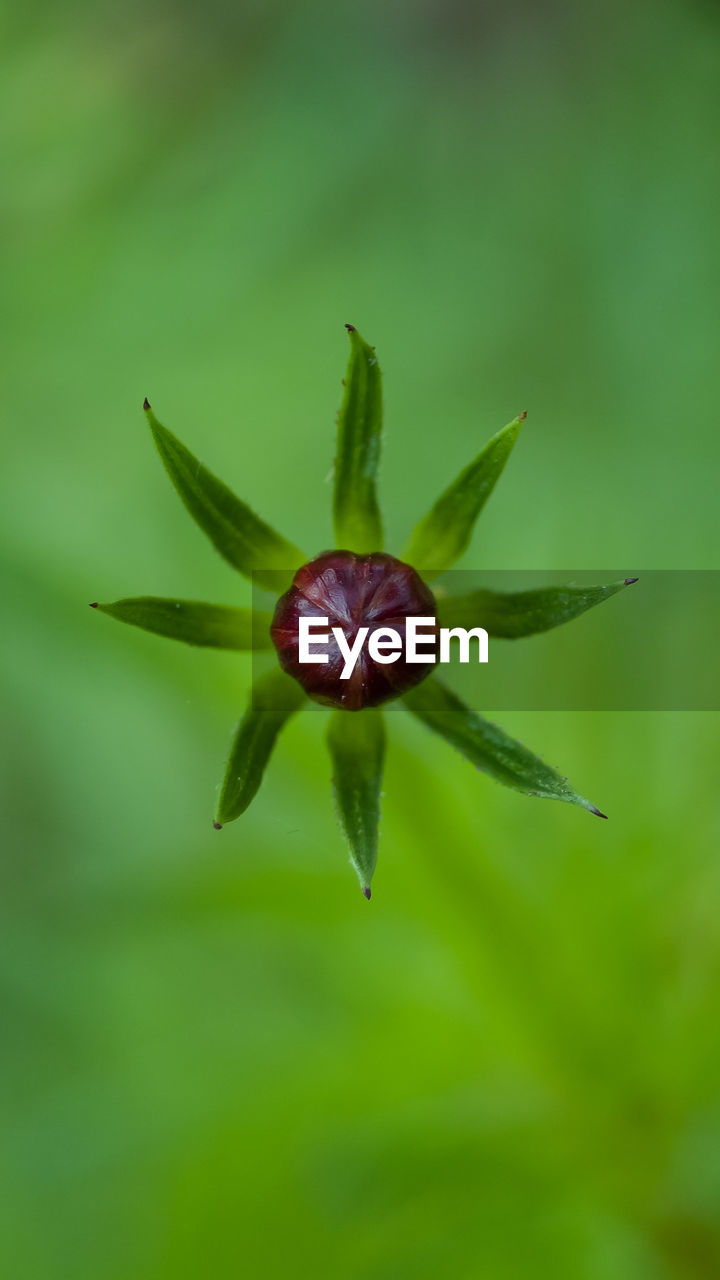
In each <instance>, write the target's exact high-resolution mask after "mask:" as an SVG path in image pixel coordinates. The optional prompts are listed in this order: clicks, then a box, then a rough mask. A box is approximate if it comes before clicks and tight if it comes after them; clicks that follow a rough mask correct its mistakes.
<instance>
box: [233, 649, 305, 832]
mask: <svg viewBox="0 0 720 1280" xmlns="http://www.w3.org/2000/svg"><path fill="white" fill-rule="evenodd" d="M304 701H305V694H304V692H303V690H302V689H301V687H300V685H299V684H298V683H297V681H295V680H293V679H292V678H291V677H290V676H288V675H286V674H285V672H284V671H280V670H274V671H270V672H269V673H268V674H267V675H265V676H262V677H261V678H260V679H259V680H257V681H256V683H255V684H254V685H253V687H252V690H251V692H250V702H249V705H248V708H247V711H246V712H245V715H244V716H243V718H242V720H241V721H240V724H239V725H238V728H237V731H236V733H235V737H234V739H233V744H232V747H231V750H230V757H229V759H228V762H227V768H226V770H225V778H224V780H223V784H222V787H221V788H220V796H219V799H218V804H217V811H216V815H215V822H214V824H213V825H214V826H216V827H222V826H223V825H224V824H225V823H226V822H234V821H235V819H236V818H239V817H240V814H241V813H244V812H245V810H246V809H247V807H248V805H249V804H250V802H251V801H252V800H253V798H254V796H255V794H256V792H257V790H258V787H259V786H260V783H261V782H262V779H263V774H264V772H265V766H266V764H267V762H268V760H269V759H270V755H271V754H272V749H273V747H274V746H275V739H276V738H277V736H278V734H279V732H280V730H281V729H282V727H283V725H284V724H285V722H286V721H287V720H288V719H289V718H290V716H291V715H292V714H293V712H294V711H297V710H298V708H299V707H300V706H301V705H302V703H303V702H304Z"/></svg>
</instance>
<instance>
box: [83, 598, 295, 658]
mask: <svg viewBox="0 0 720 1280" xmlns="http://www.w3.org/2000/svg"><path fill="white" fill-rule="evenodd" d="M92 608H93V609H99V610H100V612H101V613H107V614H108V616H109V617H111V618H116V619H117V621H118V622H127V623H129V624H130V626H132V627H142V629H143V631H153V632H154V633H155V635H158V636H167V637H168V639H170V640H182V641H183V642H184V643H185V644H197V645H205V646H207V647H209V648H211V649H269V648H271V647H272V640H271V639H270V623H271V621H272V616H271V614H269V613H261V612H260V611H259V610H253V609H231V608H229V607H228V606H226V605H223V604H200V603H199V602H198V601H197V600H166V599H164V598H163V597H162V596H130V597H128V598H127V599H125V600H115V601H114V602H113V604H93V605H92Z"/></svg>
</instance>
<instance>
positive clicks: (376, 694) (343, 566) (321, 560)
mask: <svg viewBox="0 0 720 1280" xmlns="http://www.w3.org/2000/svg"><path fill="white" fill-rule="evenodd" d="M420 617H426V618H433V619H434V618H435V599H434V597H433V594H432V591H431V590H430V588H429V587H427V586H426V585H425V583H424V582H423V581H422V579H421V578H420V577H419V576H418V574H417V573H416V572H415V570H414V569H412V568H411V567H410V565H408V564H403V562H402V561H401V560H396V559H395V557H394V556H388V555H384V554H383V553H381V552H375V553H374V554H373V555H355V553H354V552H352V551H327V552H325V553H324V554H323V555H321V556H318V557H317V559H315V560H311V561H310V563H309V564H305V565H303V566H302V568H301V569H298V571H297V573H296V574H295V577H294V579H293V584H292V586H291V587H290V590H289V591H286V592H285V595H284V596H281V597H280V599H279V600H278V602H277V606H276V608H275V616H274V618H273V622H272V627H271V628H270V634H271V635H272V638H273V643H274V645H275V648H276V649H277V653H278V658H279V659H280V665H281V667H282V668H283V670H284V671H287V672H288V674H289V675H291V676H294V678H295V679H296V680H297V681H298V682H299V683H300V684H301V685H302V687H303V689H304V690H305V692H306V693H307V694H308V695H309V696H310V697H311V698H314V699H315V700H316V701H317V702H324V703H326V704H329V705H330V706H333V707H344V708H345V709H346V710H347V711H360V710H361V709H362V708H363V707H376V706H378V705H379V704H380V703H381V702H388V701H389V700H390V699H391V698H398V697H400V695H401V694H403V693H405V692H406V691H407V690H408V689H412V688H413V687H414V686H415V685H416V684H419V683H420V681H421V680H424V679H425V677H426V676H427V675H429V674H430V672H431V671H432V670H433V667H434V662H408V661H407V660H406V648H405V645H406V624H407V619H408V618H420ZM301 618H308V619H318V618H327V627H320V626H316V627H315V629H314V631H315V634H314V635H313V636H312V637H311V644H312V652H313V653H315V654H321V653H326V654H327V658H328V660H327V662H325V663H322V662H311V663H303V662H301V661H300V656H299V654H300V619H301ZM333 627H340V628H341V629H342V632H343V635H344V637H345V641H346V644H347V645H348V646H350V648H352V647H353V646H354V645H355V644H356V643H357V638H358V632H359V630H360V628H362V627H367V628H368V634H367V636H366V637H365V641H364V643H363V644H362V648H361V649H360V650H359V653H358V656H357V659H356V661H355V665H354V666H353V668H352V671H351V673H350V674H349V676H348V678H347V679H343V678H342V675H341V673H342V671H343V669H344V668H346V667H347V665H348V664H347V661H346V658H347V655H346V654H344V653H343V652H342V649H341V647H340V645H339V644H338V641H337V640H336V639H335V637H334V636H333V635H332V634H330V637H329V639H325V640H322V641H321V640H319V637H320V636H321V635H322V634H323V632H325V631H328V632H332V628H333ZM387 628H391V629H392V630H393V631H395V632H397V634H398V636H399V639H400V641H401V644H402V649H401V650H400V653H399V656H395V657H394V660H393V661H386V662H380V661H377V660H376V659H375V658H374V657H373V656H371V653H370V648H369V646H370V642H371V640H372V636H373V634H374V633H376V632H379V631H384V630H385V629H387ZM421 635H422V638H423V639H424V638H425V637H427V641H428V642H427V644H423V646H422V650H421V652H422V653H423V654H425V653H428V654H429V655H430V656H432V655H433V645H432V644H431V643H430V641H431V638H432V637H433V635H434V636H435V637H437V628H436V627H431V626H423V627H422V629H421ZM419 638H420V637H419ZM382 639H384V638H383V637H380V636H378V637H377V640H378V642H380V641H381V640H382ZM390 644H391V642H390V641H388V645H387V647H386V648H385V649H384V652H385V654H386V655H387V657H389V656H390V653H391V652H392V649H391V648H390Z"/></svg>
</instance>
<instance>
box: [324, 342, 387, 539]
mask: <svg viewBox="0 0 720 1280" xmlns="http://www.w3.org/2000/svg"><path fill="white" fill-rule="evenodd" d="M345 327H346V329H347V331H348V337H349V338H350V360H349V362H348V367H347V373H346V375H345V394H344V396H343V402H342V405H341V408H340V412H339V414H338V420H337V451H336V455H335V492H334V497H333V518H334V522H335V546H336V547H342V548H343V550H346V551H357V552H363V553H368V552H372V551H381V550H382V545H383V534H382V521H381V518H380V509H379V507H378V501H377V494H376V491H375V477H376V475H377V469H378V463H379V461H380V437H381V433H382V376H381V373H380V366H379V364H378V362H377V357H376V355H375V349H374V347H369V346H368V344H367V342H364V341H363V339H362V338H361V337H360V334H359V333H358V331H357V329H354V328H353V326H352V325H346V326H345Z"/></svg>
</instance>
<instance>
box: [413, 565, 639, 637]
mask: <svg viewBox="0 0 720 1280" xmlns="http://www.w3.org/2000/svg"><path fill="white" fill-rule="evenodd" d="M633 582H637V578H621V579H620V581H619V582H610V583H608V584H607V586H603V587H543V588H541V589H540V590H537V591H512V592H503V591H483V590H480V591H470V592H469V593H468V594H467V595H464V596H448V597H447V598H445V599H439V600H438V601H437V618H438V622H439V624H440V626H441V627H466V628H468V629H469V628H471V627H484V628H485V630H486V631H487V633H488V635H489V636H498V637H501V638H502V639H505V640H517V639H519V638H520V637H521V636H534V635H537V634H538V632H540V631H550V630H551V628H552V627H559V626H560V625H561V623H563V622H570V621H571V620H572V619H573V618H577V617H579V616H580V614H581V613H585V611H586V610H587V609H592V608H593V607H594V606H595V605H596V604H602V602H603V600H609V599H610V597H611V596H614V595H615V594H616V592H618V591H622V590H623V588H624V587H629V586H630V585H631V583H633Z"/></svg>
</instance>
